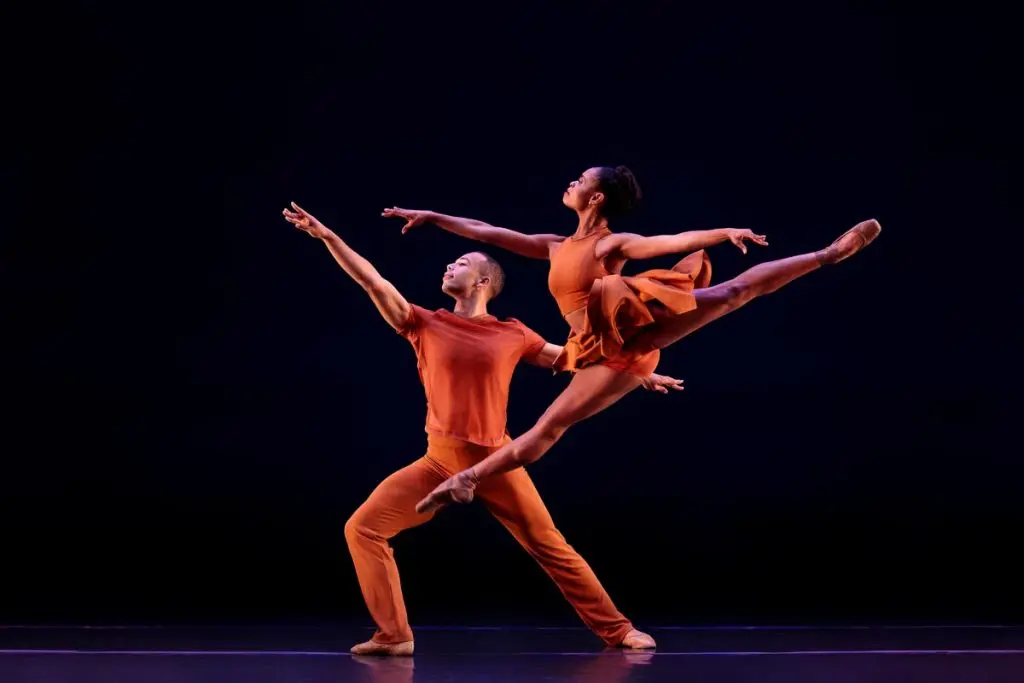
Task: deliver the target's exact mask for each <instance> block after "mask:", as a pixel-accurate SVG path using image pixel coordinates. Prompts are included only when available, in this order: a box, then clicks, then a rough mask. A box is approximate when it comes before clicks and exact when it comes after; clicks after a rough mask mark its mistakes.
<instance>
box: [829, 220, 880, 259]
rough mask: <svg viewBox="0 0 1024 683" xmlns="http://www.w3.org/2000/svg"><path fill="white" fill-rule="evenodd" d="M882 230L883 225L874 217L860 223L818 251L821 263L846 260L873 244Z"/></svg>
mask: <svg viewBox="0 0 1024 683" xmlns="http://www.w3.org/2000/svg"><path fill="white" fill-rule="evenodd" d="M881 232H882V226H881V225H880V224H879V223H878V221H876V220H875V219H874V218H872V219H870V220H866V221H864V222H863V223H858V224H857V225H855V226H853V227H852V228H850V229H849V230H847V231H846V232H844V233H843V234H842V235H840V236H839V239H837V240H836V241H835V242H833V243H832V244H831V245H830V246H828V247H826V248H825V249H822V250H821V251H819V252H818V260H819V261H820V262H821V265H823V266H826V265H833V264H836V263H839V262H840V261H844V260H846V259H848V258H850V257H851V256H853V255H854V254H856V253H857V252H858V251H860V250H861V249H863V248H864V247H866V246H868V245H869V244H871V243H872V242H873V241H874V240H875V238H876V237H878V236H879V235H880V234H881Z"/></svg>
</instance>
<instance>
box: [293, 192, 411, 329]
mask: <svg viewBox="0 0 1024 683" xmlns="http://www.w3.org/2000/svg"><path fill="white" fill-rule="evenodd" d="M292 209H294V210H292V211H290V210H288V209H285V210H284V211H282V212H281V213H283V214H284V217H285V219H286V220H287V221H288V222H289V223H291V224H292V225H294V226H295V227H297V228H298V229H299V230H302V231H304V232H306V233H308V234H309V235H311V236H312V237H315V238H317V239H319V240H321V241H323V243H324V244H325V245H326V246H327V250H328V251H330V252H331V255H332V256H334V260H335V261H337V262H338V265H339V266H341V267H342V269H344V271H345V272H346V273H348V274H349V275H350V276H351V277H352V279H353V280H355V281H356V282H357V283H358V284H359V286H360V287H362V288H363V289H364V290H366V293H367V294H369V295H370V299H372V300H373V305H374V306H376V307H377V310H378V311H380V314H381V315H382V316H384V319H385V320H387V321H388V324H389V325H391V327H393V328H395V329H396V330H400V329H401V328H402V326H403V325H404V324H405V323H406V321H407V320H408V319H409V302H408V301H406V300H405V297H404V296H402V294H401V292H399V291H398V290H397V289H396V288H395V286H394V285H393V284H391V283H390V282H388V281H387V280H385V279H384V277H383V276H382V275H381V274H380V273H378V272H377V269H376V268H374V267H373V264H372V263H370V262H369V261H367V260H366V259H365V258H363V257H362V256H360V255H359V254H357V253H356V252H355V250H354V249H352V247H350V246H348V245H347V244H345V242H344V241H343V240H342V239H341V238H340V237H338V236H337V235H336V234H335V233H334V232H333V231H331V230H330V229H329V228H328V227H327V226H325V225H324V224H323V223H321V222H320V221H318V220H317V219H316V217H315V216H313V215H312V214H310V213H309V212H308V211H306V210H305V209H303V208H302V207H300V206H299V205H298V204H296V203H295V202H292Z"/></svg>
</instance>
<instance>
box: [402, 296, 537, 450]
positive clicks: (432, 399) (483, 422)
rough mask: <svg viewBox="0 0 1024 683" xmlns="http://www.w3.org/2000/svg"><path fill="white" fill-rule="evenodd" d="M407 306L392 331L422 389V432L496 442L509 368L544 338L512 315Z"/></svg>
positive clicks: (502, 425) (501, 438) (505, 401)
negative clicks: (412, 356) (409, 353)
mask: <svg viewBox="0 0 1024 683" xmlns="http://www.w3.org/2000/svg"><path fill="white" fill-rule="evenodd" d="M409 309H410V310H409V319H408V320H406V322H405V324H404V325H403V326H402V328H401V329H400V330H399V331H398V333H399V334H401V335H402V336H403V337H405V338H406V339H408V340H409V342H410V343H411V344H412V346H413V348H414V349H415V350H416V360H417V364H416V365H417V368H418V369H419V373H420V380H421V381H422V382H423V389H424V391H425V392H426V394H427V425H426V431H427V433H429V434H434V435H437V436H447V437H451V438H454V439H461V440H463V441H468V442H470V443H475V444H479V445H481V446H497V445H500V444H501V443H502V442H503V441H504V438H505V422H506V419H507V409H508V390H509V384H510V383H511V382H512V373H513V372H514V371H515V368H516V365H517V364H518V363H519V361H520V360H521V359H526V360H529V359H531V358H533V357H534V356H536V355H537V354H538V353H540V350H541V349H542V348H544V343H545V342H544V340H543V339H542V338H541V336H540V335H539V334H537V333H536V332H534V331H533V330H531V329H530V328H528V327H527V326H526V325H523V324H522V323H521V322H519V321H518V320H515V319H514V318H508V319H507V320H498V319H497V318H495V317H494V316H493V315H482V316H478V317H476V318H471V319H467V318H462V317H460V316H457V315H455V314H454V313H451V312H450V311H446V310H444V309H440V310H437V311H428V310H426V309H425V308H420V307H419V306H416V305H410V307H409Z"/></svg>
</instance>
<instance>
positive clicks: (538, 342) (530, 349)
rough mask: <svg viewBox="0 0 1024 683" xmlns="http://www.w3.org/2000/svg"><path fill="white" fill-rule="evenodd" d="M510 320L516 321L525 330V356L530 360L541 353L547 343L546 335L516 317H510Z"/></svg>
mask: <svg viewBox="0 0 1024 683" xmlns="http://www.w3.org/2000/svg"><path fill="white" fill-rule="evenodd" d="M508 320H509V322H512V323H515V324H516V325H517V326H518V327H519V329H520V330H522V332H523V338H524V339H523V358H524V359H526V360H529V359H531V358H533V357H534V356H536V355H537V354H538V353H540V352H541V350H542V349H543V348H544V345H545V344H547V342H546V341H545V340H544V337H542V336H540V335H539V334H537V333H536V332H534V331H533V330H531V329H530V328H529V327H527V326H526V325H524V324H523V323H521V322H519V321H518V320H516V319H515V318H509V319H508Z"/></svg>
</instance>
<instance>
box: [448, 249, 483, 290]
mask: <svg viewBox="0 0 1024 683" xmlns="http://www.w3.org/2000/svg"><path fill="white" fill-rule="evenodd" d="M484 263H485V260H484V257H483V256H482V255H481V254H476V253H473V252H470V253H468V254H464V255H462V256H460V257H459V258H457V259H455V261H454V262H453V263H449V264H448V268H447V269H446V270H445V273H444V278H442V280H441V291H442V292H444V293H445V294H447V295H448V296H451V297H454V298H456V299H460V298H464V297H467V296H469V295H470V294H472V293H473V292H474V291H475V290H477V289H483V288H486V287H487V285H488V278H487V277H486V276H484V275H483V274H482V272H481V271H482V270H483V268H482V266H483V265H484Z"/></svg>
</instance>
